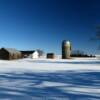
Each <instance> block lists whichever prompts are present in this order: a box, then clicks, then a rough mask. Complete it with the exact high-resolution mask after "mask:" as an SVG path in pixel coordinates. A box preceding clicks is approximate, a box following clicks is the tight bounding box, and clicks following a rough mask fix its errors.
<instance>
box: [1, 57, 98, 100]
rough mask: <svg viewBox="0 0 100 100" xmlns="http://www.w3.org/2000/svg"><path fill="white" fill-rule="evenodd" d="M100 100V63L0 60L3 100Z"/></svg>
mask: <svg viewBox="0 0 100 100" xmlns="http://www.w3.org/2000/svg"><path fill="white" fill-rule="evenodd" d="M22 99H23V100H100V60H99V59H96V58H74V59H71V60H61V59H56V60H48V59H34V60H32V59H21V60H14V61H3V60H0V100H22Z"/></svg>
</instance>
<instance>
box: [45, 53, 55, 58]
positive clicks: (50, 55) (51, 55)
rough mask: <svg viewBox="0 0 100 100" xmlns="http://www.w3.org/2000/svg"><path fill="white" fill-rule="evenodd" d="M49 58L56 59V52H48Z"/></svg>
mask: <svg viewBox="0 0 100 100" xmlns="http://www.w3.org/2000/svg"><path fill="white" fill-rule="evenodd" d="M47 58H49V59H54V58H55V55H54V53H47Z"/></svg>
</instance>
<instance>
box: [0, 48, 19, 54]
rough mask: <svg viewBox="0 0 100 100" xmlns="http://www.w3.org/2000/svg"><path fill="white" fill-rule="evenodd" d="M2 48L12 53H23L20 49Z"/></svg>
mask: <svg viewBox="0 0 100 100" xmlns="http://www.w3.org/2000/svg"><path fill="white" fill-rule="evenodd" d="M1 49H4V50H6V51H8V52H9V53H11V54H14V53H17V54H20V53H21V52H20V51H18V50H16V49H14V48H1Z"/></svg>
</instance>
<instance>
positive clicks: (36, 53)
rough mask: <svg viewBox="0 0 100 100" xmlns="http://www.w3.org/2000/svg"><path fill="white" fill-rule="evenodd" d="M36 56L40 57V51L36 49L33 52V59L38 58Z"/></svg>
mask: <svg viewBox="0 0 100 100" xmlns="http://www.w3.org/2000/svg"><path fill="white" fill-rule="evenodd" d="M36 58H39V52H38V51H34V52H33V53H32V59H36Z"/></svg>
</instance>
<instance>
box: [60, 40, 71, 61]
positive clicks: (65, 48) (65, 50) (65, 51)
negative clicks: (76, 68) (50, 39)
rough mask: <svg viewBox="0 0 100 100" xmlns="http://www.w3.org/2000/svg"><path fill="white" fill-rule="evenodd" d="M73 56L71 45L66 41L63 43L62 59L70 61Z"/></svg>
mask: <svg viewBox="0 0 100 100" xmlns="http://www.w3.org/2000/svg"><path fill="white" fill-rule="evenodd" d="M70 55H71V43H70V42H69V41H66V40H64V41H63V42H62V59H69V58H70Z"/></svg>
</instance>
